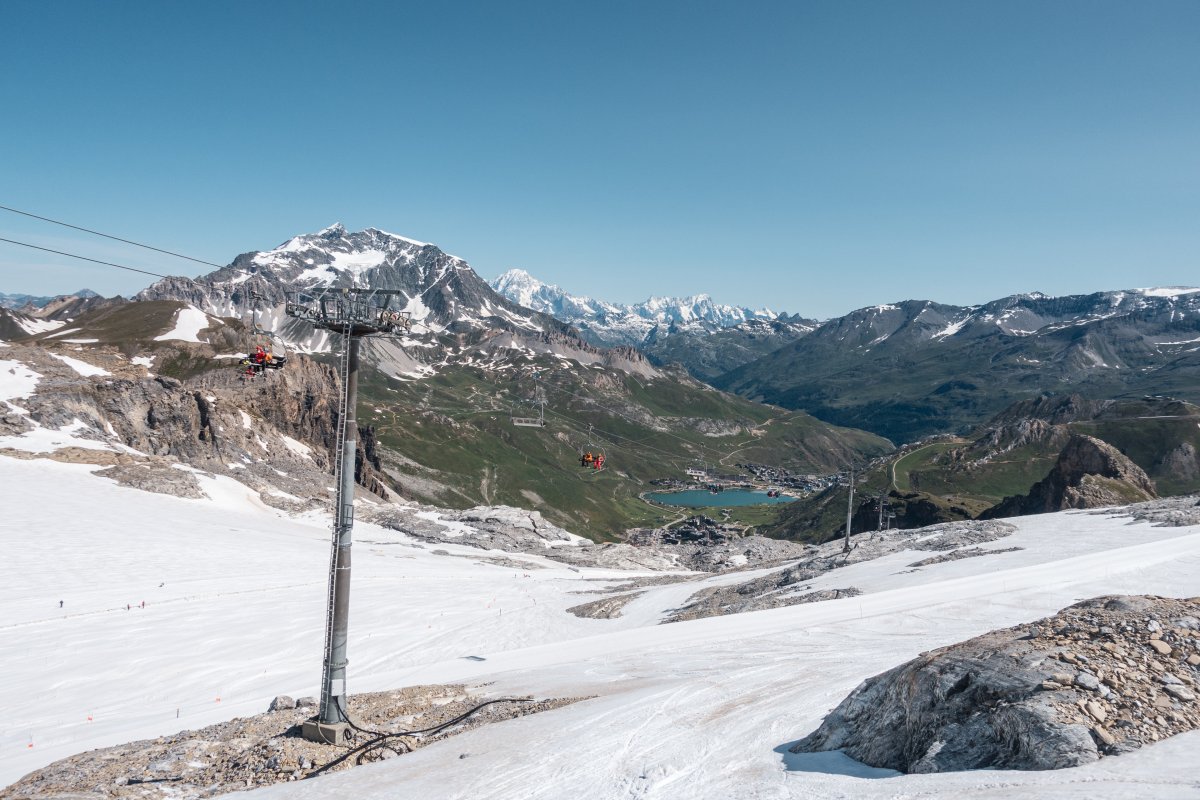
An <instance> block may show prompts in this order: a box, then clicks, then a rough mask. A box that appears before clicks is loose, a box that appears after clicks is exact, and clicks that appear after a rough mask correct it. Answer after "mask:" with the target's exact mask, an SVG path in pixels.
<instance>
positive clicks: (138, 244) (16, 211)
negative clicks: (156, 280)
mask: <svg viewBox="0 0 1200 800" xmlns="http://www.w3.org/2000/svg"><path fill="white" fill-rule="evenodd" d="M0 210H3V211H11V212H12V213H14V214H20V215H21V216H24V217H31V218H33V219H40V220H42V221H43V222H50V223H53V224H54V225H61V226H63V227H64V228H71V229H72V230H77V231H83V232H84V233H90V234H92V235H93V236H103V237H104V238H105V239H112V240H113V241H114V242H124V243H125V244H131V245H133V246H134V247H141V248H144V249H146V250H153V251H154V252H156V253H163V254H164V255H168V256H174V257H175V258H182V259H184V260H186V261H195V262H196V263H197V264H204V265H205V266H209V267H216V268H217V269H223V268H224V267H225V266H226V265H225V264H214V263H213V262H211V261H205V260H204V259H202V258H192V257H191V256H185V255H183V254H182V253H175V252H172V251H170V250H163V249H162V248H161V247H152V246H151V245H148V244H142V243H141V242H135V241H133V240H132V239H122V238H121V237H120V236H113V235H111V234H108V233H101V232H100V231H94V230H92V229H91V228H84V227H81V226H79V225H72V224H71V223H69V222H62V221H61V220H57V219H50V218H49V217H43V216H39V215H37V214H32V213H30V212H28V211H22V210H21V209H19V208H10V207H9V206H0ZM18 244H19V243H18ZM51 252H56V251H51ZM62 255H69V253H63V254H62ZM89 260H90V259H89ZM101 263H103V262H101ZM109 266H115V265H112V264H110V265H109ZM137 271H140V270H137ZM148 274H150V275H153V274H154V273H152V272H151V273H148ZM159 277H166V276H159Z"/></svg>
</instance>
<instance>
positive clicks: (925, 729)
mask: <svg viewBox="0 0 1200 800" xmlns="http://www.w3.org/2000/svg"><path fill="white" fill-rule="evenodd" d="M1198 612H1200V598H1193V599H1191V600H1175V599H1171V598H1161V597H1102V598H1097V599H1094V600H1088V601H1084V602H1082V603H1078V604H1076V605H1073V606H1071V607H1070V608H1067V609H1064V610H1063V611H1061V612H1059V613H1058V614H1056V615H1055V616H1053V617H1050V618H1048V619H1043V620H1039V621H1038V622H1036V623H1033V624H1032V625H1028V626H1020V627H1015V628H1008V629H1005V630H1001V631H993V632H992V633H988V634H984V635H983V636H979V637H977V638H974V639H970V640H968V641H966V642H961V643H959V644H955V645H951V646H950V647H944V648H941V649H940V650H934V651H932V652H929V653H924V654H922V655H921V656H920V657H918V658H915V659H913V660H912V661H909V662H908V663H906V664H902V665H901V666H899V667H896V668H894V669H891V670H889V671H887V672H885V673H883V674H881V675H876V676H875V677H873V678H868V679H867V680H866V681H864V682H863V683H862V684H861V685H860V686H859V687H858V688H857V689H855V690H854V691H853V692H851V693H850V695H849V696H848V697H847V698H846V699H845V700H843V701H842V702H841V704H840V705H838V707H837V708H835V709H834V710H833V711H832V712H830V714H829V715H828V716H827V717H826V718H825V720H824V721H823V722H822V723H821V726H820V727H819V728H818V729H817V730H816V731H814V732H813V733H811V734H809V735H808V736H806V737H805V738H803V739H801V740H800V741H799V742H798V743H797V744H796V745H794V746H793V747H792V748H791V750H792V752H794V753H800V752H817V751H826V750H844V751H845V752H846V754H847V755H849V756H850V757H852V758H855V759H857V760H859V761H861V762H863V763H866V764H869V765H871V766H873V767H884V768H888V769H894V770H899V771H901V772H947V771H954V770H966V769H1030V770H1037V769H1059V768H1062V767H1073V766H1078V765H1080V764H1086V763H1088V762H1090V761H1095V760H1097V759H1098V758H1100V757H1101V756H1103V755H1114V754H1118V753H1121V752H1125V751H1127V750H1131V749H1135V748H1137V747H1140V746H1142V745H1143V744H1147V743H1149V742H1154V741H1158V740H1159V739H1160V738H1162V737H1164V736H1169V735H1173V734H1176V733H1180V732H1183V731H1186V730H1193V729H1196V728H1198V727H1200V707H1198V705H1197V703H1196V693H1197V690H1196V685H1197V682H1198V681H1200V666H1198V665H1200V652H1198V651H1200V643H1198V640H1197V638H1196V636H1195V630H1194V628H1193V627H1192V625H1193V620H1194V619H1196V618H1197V617H1196V615H1197V613H1198Z"/></svg>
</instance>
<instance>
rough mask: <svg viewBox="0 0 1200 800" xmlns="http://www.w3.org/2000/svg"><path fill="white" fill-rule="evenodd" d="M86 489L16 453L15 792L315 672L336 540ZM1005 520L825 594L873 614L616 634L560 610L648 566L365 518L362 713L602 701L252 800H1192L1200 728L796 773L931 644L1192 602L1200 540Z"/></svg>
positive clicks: (11, 610) (648, 622) (667, 600)
mask: <svg viewBox="0 0 1200 800" xmlns="http://www.w3.org/2000/svg"><path fill="white" fill-rule="evenodd" d="M21 380H22V379H20V378H19V377H17V376H14V378H13V380H12V381H11V383H12V385H11V386H10V387H9V389H8V390H6V391H7V392H8V394H10V395H13V396H14V399H16V397H15V396H16V395H17V394H18V393H19V392H20V391H22V389H21V386H18V385H17V384H19V383H20V381H21ZM90 469H92V468H90V467H86V466H81V465H71V464H59V463H53V462H48V461H42V460H35V461H18V460H14V459H12V458H8V457H4V456H0V485H4V486H5V487H6V490H7V493H6V496H7V497H9V498H11V499H10V502H9V503H8V505H7V507H6V512H5V515H6V519H5V522H6V525H5V526H4V528H3V536H4V543H5V545H6V553H8V563H7V570H6V574H7V575H8V578H7V579H6V581H5V587H4V591H3V593H2V594H0V620H2V621H0V666H2V667H3V669H4V672H5V675H6V678H7V680H6V681H4V683H3V686H2V687H0V707H3V708H4V709H5V711H6V712H7V722H8V724H7V725H6V726H4V728H3V729H2V730H0V752H2V753H3V757H2V760H0V783H8V782H10V781H12V780H15V779H16V778H17V777H19V776H20V775H22V774H24V773H25V772H27V771H29V770H31V769H34V768H37V767H39V766H41V765H44V764H46V763H48V762H50V761H52V760H54V759H57V758H60V757H63V756H66V755H68V754H70V753H74V752H77V751H80V750H84V749H87V748H92V747H99V746H103V745H107V744H112V743H117V742H123V741H129V740H133V739H136V738H141V737H152V736H158V735H164V734H168V733H171V732H174V731H177V730H181V729H184V728H189V729H195V728H197V727H200V726H202V725H204V724H207V723H211V722H214V721H217V720H221V719H227V718H231V717H234V716H239V715H247V714H253V713H257V712H260V711H263V710H265V709H266V707H267V704H268V702H269V700H270V698H271V697H272V696H274V695H276V694H284V693H286V694H291V695H293V696H296V695H304V694H313V693H314V691H315V686H316V684H317V682H318V679H319V676H320V652H321V645H322V625H323V621H324V598H325V572H326V567H327V559H328V527H327V520H326V519H324V518H321V517H314V516H310V517H302V518H291V517H287V516H285V515H283V514H282V513H281V512H277V511H274V510H272V509H268V508H265V507H263V506H262V505H261V504H260V503H258V502H256V501H255V498H254V496H253V494H252V493H250V492H248V491H247V490H246V489H245V488H244V487H242V486H241V485H240V484H238V483H236V482H235V481H233V480H232V479H229V478H219V477H214V478H208V477H205V476H200V480H201V482H202V485H203V487H204V492H205V494H206V496H207V498H206V499H196V500H185V499H179V498H174V497H169V496H164V495H152V494H147V493H144V492H140V491H137V490H134V489H128V488H124V487H119V486H114V485H112V484H111V483H109V482H108V481H106V480H104V479H102V478H98V477H96V476H93V475H90V474H88V472H89V470H90ZM1015 524H1016V525H1017V526H1018V528H1019V530H1018V531H1017V532H1016V533H1015V534H1013V535H1012V536H1009V537H1007V538H1006V539H1005V540H1004V541H1003V543H1002V544H1003V547H1004V548H1010V547H1020V548H1022V549H1020V550H1013V551H1011V552H996V553H993V554H991V555H984V556H981V557H975V558H965V559H962V560H958V561H951V562H947V563H943V564H937V565H934V566H930V567H924V568H921V569H912V568H911V567H910V566H908V565H909V564H910V563H911V562H912V561H913V560H914V559H915V558H918V557H921V556H923V555H926V554H916V553H911V552H899V553H896V554H893V555H891V556H885V557H883V558H881V559H878V560H876V561H870V562H863V563H858V564H854V565H852V566H849V567H846V568H843V569H838V570H833V571H832V572H829V573H826V574H825V575H823V576H822V577H820V578H817V579H815V580H814V581H812V587H813V589H821V588H835V587H845V586H848V585H852V586H855V587H858V588H859V589H861V590H863V592H864V594H863V595H861V596H858V597H853V598H847V599H842V600H834V601H828V602H822V603H813V604H809V605H799V606H792V607H787V608H780V609H773V610H768V611H760V612H754V613H750V614H741V615H732V616H726V617H717V618H710V619H702V620H696V621H692V622H682V623H675V624H671V625H664V626H660V625H656V624H655V623H656V622H658V621H659V620H660V619H662V618H663V617H664V615H665V614H666V613H667V612H668V610H670V609H672V608H676V607H678V606H679V605H680V604H681V603H682V602H683V601H684V600H686V599H687V597H688V596H690V595H691V593H693V592H694V591H696V590H697V589H699V588H701V587H703V586H710V585H716V584H722V583H731V582H734V581H741V580H745V579H746V578H749V577H752V575H753V574H757V573H742V574H726V575H720V576H712V577H706V578H703V579H702V580H700V581H697V582H695V583H689V584H670V585H665V586H657V587H650V588H648V589H647V590H646V591H645V593H644V594H643V595H641V596H640V597H639V598H638V599H636V600H634V601H633V602H632V603H630V604H629V605H628V606H627V607H626V611H625V613H624V615H623V616H621V617H618V618H616V619H613V620H595V619H580V618H577V617H575V616H573V615H571V614H568V613H566V612H565V609H566V608H567V607H569V606H573V605H577V604H578V603H580V602H581V599H582V600H586V599H588V598H587V597H584V598H581V597H580V595H579V594H577V592H579V591H589V592H590V591H595V590H597V589H603V588H604V587H605V586H607V585H610V584H611V583H612V582H613V581H614V580H616V579H618V578H627V577H630V576H631V575H632V573H625V572H616V571H611V570H607V571H606V570H597V569H587V568H582V569H581V568H568V567H565V566H563V565H561V564H558V563H556V562H553V561H549V560H547V559H545V558H544V557H542V556H540V555H521V554H515V555H514V554H508V558H510V559H513V560H512V561H510V562H507V563H506V562H504V561H500V562H488V561H481V560H479V559H477V558H461V557H459V556H462V555H475V554H478V553H479V551H478V550H473V549H471V548H469V547H466V546H465V545H454V544H439V546H438V547H437V549H430V548H428V547H426V546H423V545H422V544H421V543H419V542H416V541H413V540H410V539H409V538H408V537H406V536H405V535H404V534H400V533H397V532H394V531H389V530H385V529H382V528H378V527H375V526H372V525H369V524H359V525H358V526H357V527H356V531H355V535H356V540H357V541H356V545H357V546H356V548H355V550H356V558H355V568H354V584H353V595H354V596H353V600H352V603H351V608H352V613H351V623H350V637H351V638H350V644H349V657H350V660H351V661H350V679H351V690H352V692H361V691H369V690H375V689H385V688H398V687H402V686H406V685H415V684H418V683H429V682H437V683H442V682H454V681H464V682H467V683H469V684H471V685H484V684H486V685H487V688H486V689H485V691H487V692H490V693H493V694H494V695H495V696H500V695H502V694H508V693H514V694H533V695H536V696H539V697H549V696H579V697H586V698H589V699H585V700H583V701H581V702H577V703H575V704H573V705H570V706H568V707H565V708H562V709H559V710H556V711H552V712H543V713H541V714H536V715H533V716H529V717H524V718H520V719H516V720H512V721H509V722H505V723H499V724H495V725H490V726H485V727H482V728H479V729H477V730H474V731H471V732H469V733H465V734H462V735H460V736H457V737H454V738H452V739H450V740H448V741H446V742H443V743H440V744H435V745H431V746H429V747H427V748H424V749H422V750H419V751H417V752H415V753H413V754H409V755H405V756H402V757H400V758H395V759H392V760H390V761H386V762H383V763H379V764H375V765H371V766H366V767H361V768H357V769H354V770H351V771H349V772H346V773H339V774H335V775H331V776H328V777H324V778H320V779H318V780H312V781H300V782H296V783H288V784H280V785H277V786H274V787H271V788H268V789H265V790H260V791H258V792H256V793H255V794H254V795H253V796H255V797H278V798H288V799H289V800H295V799H296V798H308V797H314V798H315V797H318V796H320V797H329V796H331V795H335V796H345V797H356V798H392V797H395V796H396V793H397V791H398V787H401V786H402V787H403V790H404V793H405V794H411V795H413V796H420V797H427V798H450V797H487V798H524V797H530V796H540V797H546V798H558V797H573V798H578V799H579V800H586V799H588V798H596V799H597V800H600V799H601V798H602V799H604V800H608V799H609V798H628V797H647V798H649V797H653V798H728V797H739V798H766V797H771V798H789V797H794V798H813V797H818V798H820V797H830V798H832V797H864V798H876V797H878V798H883V797H896V796H949V795H951V794H955V795H963V796H968V797H973V798H998V797H1011V798H1025V797H1031V796H1054V797H1072V798H1074V797H1079V798H1083V797H1089V798H1114V800H1116V799H1117V798H1119V799H1120V800H1126V798H1129V797H1155V798H1184V797H1191V798H1195V797H1196V796H1197V789H1196V782H1195V781H1196V777H1195V759H1194V753H1195V752H1196V750H1197V748H1198V747H1200V734H1198V733H1191V734H1186V735H1183V736H1180V737H1177V738H1176V739H1173V740H1169V741H1165V742H1160V743H1158V744H1155V745H1153V746H1149V747H1146V748H1143V749H1142V750H1141V751H1138V752H1135V753H1131V754H1127V755H1122V756H1120V757H1114V758H1108V759H1105V760H1103V761H1101V762H1099V763H1097V764H1093V765H1091V766H1087V767H1081V768H1078V769H1070V770H1062V771H1058V772H1053V773H1045V772H1043V773H1011V772H978V773H959V774H943V775H912V776H900V777H887V778H883V777H882V773H880V772H879V771H872V770H867V769H864V768H863V767H862V766H861V765H856V764H854V763H853V762H849V761H848V760H846V759H844V758H839V757H838V756H837V755H836V754H832V755H830V754H826V755H821V756H807V757H794V756H791V755H785V754H784V753H785V751H786V748H787V746H788V745H789V744H791V743H792V742H794V741H796V740H797V739H799V738H800V737H802V736H803V735H805V734H807V733H809V732H810V731H811V730H813V729H814V728H815V727H816V725H817V724H818V722H819V721H820V719H821V718H822V716H823V715H824V713H825V712H826V711H827V710H828V709H829V708H831V707H832V706H834V705H835V704H836V703H837V702H838V701H839V700H840V699H841V698H842V697H843V696H844V695H845V694H846V693H847V692H848V691H849V690H851V689H852V688H853V687H854V686H855V685H857V684H858V683H859V682H860V681H861V680H862V679H863V678H865V677H867V676H869V675H872V674H875V673H878V672H880V671H883V670H884V669H886V668H889V667H891V666H893V665H895V664H897V663H899V662H901V661H904V660H906V659H908V658H911V657H913V656H915V655H917V654H918V653H920V652H922V651H926V650H929V649H932V648H934V647H938V646H941V645H945V644H949V643H951V642H955V641H958V640H961V639H964V638H967V637H970V636H973V635H976V634H979V633H982V632H984V631H987V630H990V629H993V628H996V627H1000V626H1008V625H1012V624H1016V623H1019V622H1023V621H1028V620H1031V619H1035V618H1038V617H1040V616H1043V615H1045V614H1047V613H1049V612H1051V611H1054V610H1057V609H1059V608H1061V607H1063V606H1065V605H1068V604H1070V603H1072V602H1074V601H1075V600H1077V599H1079V598H1082V597H1088V596H1093V595H1099V594H1104V593H1113V592H1138V593H1153V594H1167V595H1176V596H1189V595H1192V594H1194V593H1195V587H1196V586H1197V584H1198V583H1200V528H1198V527H1196V526H1192V527H1174V528H1171V527H1154V526H1152V525H1150V524H1148V523H1145V522H1133V521H1131V520H1130V519H1128V518H1122V517H1120V516H1115V515H1103V514H1101V515H1097V514H1087V513H1063V514H1050V515H1043V516H1038V517H1030V518H1024V519H1019V520H1016V521H1015ZM31 533H32V534H34V535H30V534H31ZM60 600H61V601H63V605H62V607H61V608H60V607H59V601H60ZM142 601H145V607H144V608H143V607H142ZM467 656H471V657H472V658H470V659H468V658H466V657H467ZM869 777H876V778H879V779H875V780H872V779H869Z"/></svg>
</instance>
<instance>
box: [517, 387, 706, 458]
mask: <svg viewBox="0 0 1200 800" xmlns="http://www.w3.org/2000/svg"><path fill="white" fill-rule="evenodd" d="M539 383H540V384H541V385H542V386H549V387H550V388H551V389H554V390H555V391H557V392H561V393H563V394H566V395H570V396H571V397H574V398H575V399H577V400H583V401H585V402H589V403H591V404H592V405H594V406H595V407H596V408H598V409H600V410H602V411H607V412H608V413H609V414H611V415H612V416H614V417H620V418H621V419H623V420H625V421H626V422H632V423H633V424H634V425H643V423H642V422H640V421H639V420H636V419H634V418H633V417H630V416H628V415H627V414H622V413H621V412H620V411H615V410H613V409H612V408H609V407H608V406H605V405H602V404H600V403H597V402H596V401H595V399H594V398H591V397H586V396H584V395H581V394H577V393H575V392H572V391H571V390H570V389H563V388H561V387H559V386H555V385H554V384H552V383H548V382H546V381H540V382H539ZM560 416H561V415H560ZM656 433H661V434H662V435H663V436H670V437H671V438H672V439H676V440H678V441H680V442H683V443H684V444H686V445H690V446H691V447H694V448H696V449H697V450H703V451H706V452H708V453H709V454H710V455H716V456H724V455H727V454H726V453H724V452H722V451H721V450H714V449H713V448H711V447H709V446H708V445H704V444H701V443H699V442H693V441H691V440H689V439H685V438H683V437H682V436H676V435H675V434H673V433H671V432H670V431H656ZM610 435H612V436H617V438H620V439H625V440H626V441H630V442H637V440H636V439H629V438H628V437H625V436H619V435H617V434H613V433H611V432H610ZM639 444H640V442H639ZM642 446H643V447H650V449H652V450H656V449H657V448H654V447H651V446H650V445H645V444H643V445H642ZM658 452H660V453H666V451H665V450H658ZM672 456H673V457H676V458H677V457H678V456H674V454H672Z"/></svg>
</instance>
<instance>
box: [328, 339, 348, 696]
mask: <svg viewBox="0 0 1200 800" xmlns="http://www.w3.org/2000/svg"><path fill="white" fill-rule="evenodd" d="M338 375H340V376H341V379H342V393H341V397H340V398H339V403H338V426H337V446H336V447H335V448H334V456H333V457H334V462H333V476H334V485H335V486H336V487H337V490H336V491H337V493H336V495H335V496H334V509H333V537H332V540H331V542H330V545H329V594H328V597H327V598H326V603H325V658H324V661H323V662H322V666H321V692H322V695H324V692H325V687H326V686H328V685H329V667H330V664H329V662H330V660H331V659H332V658H333V605H334V596H335V595H336V593H337V582H338V574H337V569H336V567H337V556H338V542H339V541H340V540H341V538H342V526H341V525H339V524H338V520H340V519H342V515H341V514H339V513H338V512H339V511H340V505H341V504H342V503H344V502H346V498H344V497H342V466H343V464H344V463H345V458H346V414H347V412H348V407H347V406H348V404H349V402H350V323H348V322H347V323H346V327H345V328H344V330H343V331H342V352H341V353H340V354H339V355H338ZM349 502H350V503H353V502H354V498H353V497H351V498H350V500H349ZM322 711H324V709H322Z"/></svg>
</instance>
